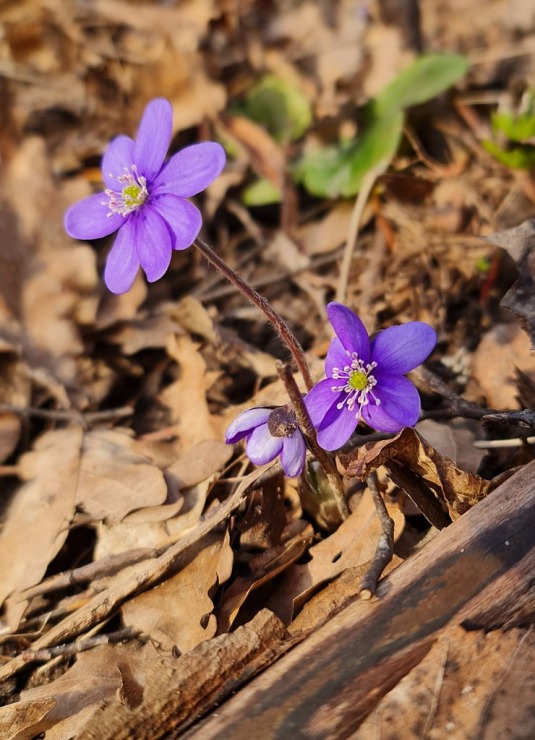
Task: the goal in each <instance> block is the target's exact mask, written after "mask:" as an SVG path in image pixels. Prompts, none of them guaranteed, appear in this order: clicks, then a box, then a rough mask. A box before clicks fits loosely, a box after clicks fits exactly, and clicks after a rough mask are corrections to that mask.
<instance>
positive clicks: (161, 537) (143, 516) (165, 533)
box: [95, 440, 232, 558]
mask: <svg viewBox="0 0 535 740" xmlns="http://www.w3.org/2000/svg"><path fill="white" fill-rule="evenodd" d="M231 455H232V447H231V446H230V445H226V444H225V443H224V442H219V441H217V440H206V441H204V442H200V443H199V444H197V445H195V446H194V447H191V448H188V449H187V450H186V451H185V453H184V456H183V457H182V458H180V459H179V460H177V461H176V462H174V463H172V464H171V465H168V466H167V467H165V469H164V478H165V482H166V485H167V497H166V499H165V501H164V502H163V503H162V504H161V505H155V506H149V505H148V506H143V507H142V508H139V509H137V510H136V511H132V512H131V513H130V514H127V515H126V516H125V517H124V518H123V519H122V521H120V522H116V521H114V522H111V524H110V523H103V524H101V525H99V526H98V530H97V531H98V540H97V544H96V546H95V557H98V558H102V557H105V556H106V555H112V554H116V553H120V552H125V551H127V550H130V549H135V548H137V547H161V546H162V545H163V544H164V543H165V542H166V541H168V540H169V539H170V538H173V539H176V538H177V537H178V536H180V535H181V534H182V533H186V532H187V531H188V530H190V529H192V528H193V527H195V525H196V524H197V523H198V521H199V517H200V516H201V514H202V512H203V510H204V507H205V503H206V496H207V494H208V491H209V489H210V485H211V483H212V480H213V479H214V478H215V477H216V476H217V474H218V473H219V471H220V470H221V469H222V468H223V467H224V465H225V464H226V462H227V461H228V460H229V458H230V456H231Z"/></svg>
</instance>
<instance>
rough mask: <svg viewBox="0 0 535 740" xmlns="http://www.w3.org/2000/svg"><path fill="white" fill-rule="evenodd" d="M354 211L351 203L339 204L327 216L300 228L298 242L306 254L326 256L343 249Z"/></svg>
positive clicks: (308, 222)
mask: <svg viewBox="0 0 535 740" xmlns="http://www.w3.org/2000/svg"><path fill="white" fill-rule="evenodd" d="M352 211H353V205H352V204H351V203H345V202H342V203H337V204H336V205H335V206H333V207H332V208H331V209H330V210H329V211H328V213H327V215H325V216H323V217H322V218H320V219H318V220H316V221H307V222H306V223H304V224H303V225H302V226H299V227H298V230H297V234H298V240H299V243H300V244H301V245H302V247H303V249H304V251H305V252H306V254H308V255H310V256H313V255H315V254H324V253H325V252H332V251H333V250H334V249H337V248H338V247H341V246H342V244H344V242H345V241H346V239H347V235H348V233H349V223H350V221H351V213H352Z"/></svg>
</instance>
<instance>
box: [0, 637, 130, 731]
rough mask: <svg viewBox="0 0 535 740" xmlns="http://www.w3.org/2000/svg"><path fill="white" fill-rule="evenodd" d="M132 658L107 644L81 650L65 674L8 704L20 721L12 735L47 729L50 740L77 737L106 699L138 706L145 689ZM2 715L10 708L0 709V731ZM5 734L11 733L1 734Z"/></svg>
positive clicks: (24, 692) (26, 691) (0, 728)
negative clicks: (135, 673)
mask: <svg viewBox="0 0 535 740" xmlns="http://www.w3.org/2000/svg"><path fill="white" fill-rule="evenodd" d="M133 657H134V656H130V655H129V653H128V652H127V651H126V650H120V649H118V648H115V647H110V646H107V645H104V646H102V647H97V648H94V649H93V650H89V651H87V652H82V653H80V654H79V655H78V657H77V660H76V663H75V664H74V666H73V667H72V668H69V670H68V671H67V672H66V673H64V674H63V675H62V676H60V677H59V678H57V679H56V680H55V681H52V682H49V683H47V684H44V685H42V686H37V687H35V688H31V689H27V690H25V691H23V692H22V693H21V695H20V701H18V702H17V703H16V704H14V705H12V706H11V707H9V710H14V711H15V716H16V717H19V718H20V720H21V727H20V730H19V732H18V733H16V734H14V735H13V736H12V737H13V738H14V739H15V738H20V740H22V738H27V737H35V736H36V735H39V734H40V733H42V732H46V737H47V738H50V739H51V740H68V738H72V737H76V735H77V734H78V730H79V729H80V728H81V727H83V726H84V725H85V724H86V722H88V721H89V719H90V718H91V716H92V715H93V714H94V713H95V711H96V710H97V709H98V708H99V706H102V705H103V703H104V702H107V701H111V700H113V699H115V700H122V701H123V703H126V704H129V705H130V706H132V705H133V704H134V705H135V703H138V702H139V699H138V698H136V693H137V694H138V696H139V694H142V688H141V686H139V685H137V684H136V682H135V679H134V678H133V669H134V668H135V660H134V662H133V665H131V663H132V658H133ZM136 687H137V692H136ZM43 703H44V704H45V706H46V705H47V704H50V708H49V711H48V712H47V713H46V715H43V714H42V712H39V708H40V707H41V706H42V705H43ZM3 714H7V715H9V714H11V711H9V712H5V710H2V709H0V731H1V730H2V723H3V722H5V721H6V719H7V717H6V718H5V719H4V717H3ZM29 714H30V715H32V714H34V715H35V720H34V723H33V724H32V725H31V726H29V725H28V721H27V717H28V715H29ZM30 731H31V732H30ZM2 737H6V738H7V737H8V736H7V735H4V734H3V733H2ZM9 737H11V736H9Z"/></svg>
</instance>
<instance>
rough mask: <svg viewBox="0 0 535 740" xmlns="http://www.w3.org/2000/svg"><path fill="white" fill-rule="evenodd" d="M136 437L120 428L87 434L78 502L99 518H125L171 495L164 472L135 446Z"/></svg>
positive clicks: (84, 442) (84, 443)
mask: <svg viewBox="0 0 535 740" xmlns="http://www.w3.org/2000/svg"><path fill="white" fill-rule="evenodd" d="M132 441H133V440H132V436H131V435H130V434H128V433H125V431H121V430H118V429H114V430H104V431H94V432H89V433H88V434H86V435H85V436H84V441H83V450H82V459H81V463H80V475H79V480H78V485H77V493H76V496H77V503H78V505H79V506H80V507H81V508H82V509H83V510H84V511H85V512H86V513H87V514H89V515H91V516H92V517H94V518H95V519H111V520H119V521H120V520H121V519H122V518H123V517H124V516H126V514H128V513H129V512H131V511H134V510H135V509H140V508H143V507H144V506H156V505H159V504H162V503H163V502H164V501H165V499H166V496H167V486H166V484H165V480H164V477H163V473H162V471H161V470H159V469H158V468H157V467H156V466H155V465H154V464H153V463H152V461H151V460H150V459H149V458H147V457H144V456H143V455H141V454H140V450H139V443H138V445H137V451H136V452H134V451H133V449H132V447H133V445H132Z"/></svg>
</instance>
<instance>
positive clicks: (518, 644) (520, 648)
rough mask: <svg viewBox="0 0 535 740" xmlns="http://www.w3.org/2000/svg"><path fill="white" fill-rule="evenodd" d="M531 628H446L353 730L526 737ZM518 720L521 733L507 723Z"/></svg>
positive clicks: (534, 646)
mask: <svg viewBox="0 0 535 740" xmlns="http://www.w3.org/2000/svg"><path fill="white" fill-rule="evenodd" d="M534 659H535V643H534V640H533V635H532V634H530V633H529V632H527V631H526V630H518V629H517V630H512V631H511V632H499V631H497V632H490V633H488V634H485V633H484V632H480V631H479V632H476V631H470V632H467V631H465V630H464V629H463V628H462V627H453V628H451V629H449V630H446V631H445V632H444V634H442V635H441V637H440V639H439V640H437V642H436V644H435V645H434V647H432V648H431V650H430V651H429V653H428V654H427V655H426V656H425V658H424V659H423V660H422V662H421V663H420V664H419V665H417V666H416V667H415V668H413V669H412V671H411V672H410V673H409V674H407V675H406V676H405V677H404V678H403V679H402V680H401V681H400V682H399V684H398V685H397V686H396V687H395V688H394V689H392V691H390V692H389V693H388V694H387V695H386V696H385V697H384V698H383V699H382V700H381V701H380V703H379V705H378V706H377V708H376V709H375V711H374V712H372V714H371V715H370V716H369V717H368V718H367V719H366V720H365V721H364V723H363V724H362V725H361V726H360V728H359V731H358V733H357V737H359V738H360V737H362V738H363V739H364V738H366V737H368V736H375V735H379V736H381V737H396V736H402V737H404V736H405V734H406V729H407V726H408V725H410V727H411V728H412V732H413V733H414V734H413V736H414V737H429V738H439V737H442V736H443V735H444V734H445V733H447V734H448V735H449V736H450V737H459V738H468V737H480V738H485V739H486V740H491V739H492V738H500V737H507V736H508V735H510V734H511V732H512V733H513V735H512V736H514V737H525V738H528V737H532V736H533V734H534V733H535V721H534V719H533V712H532V707H533V690H534V685H533V684H534V674H533V670H532V666H533V660H534ZM520 727H522V730H523V732H522V734H515V731H514V730H513V728H520Z"/></svg>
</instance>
